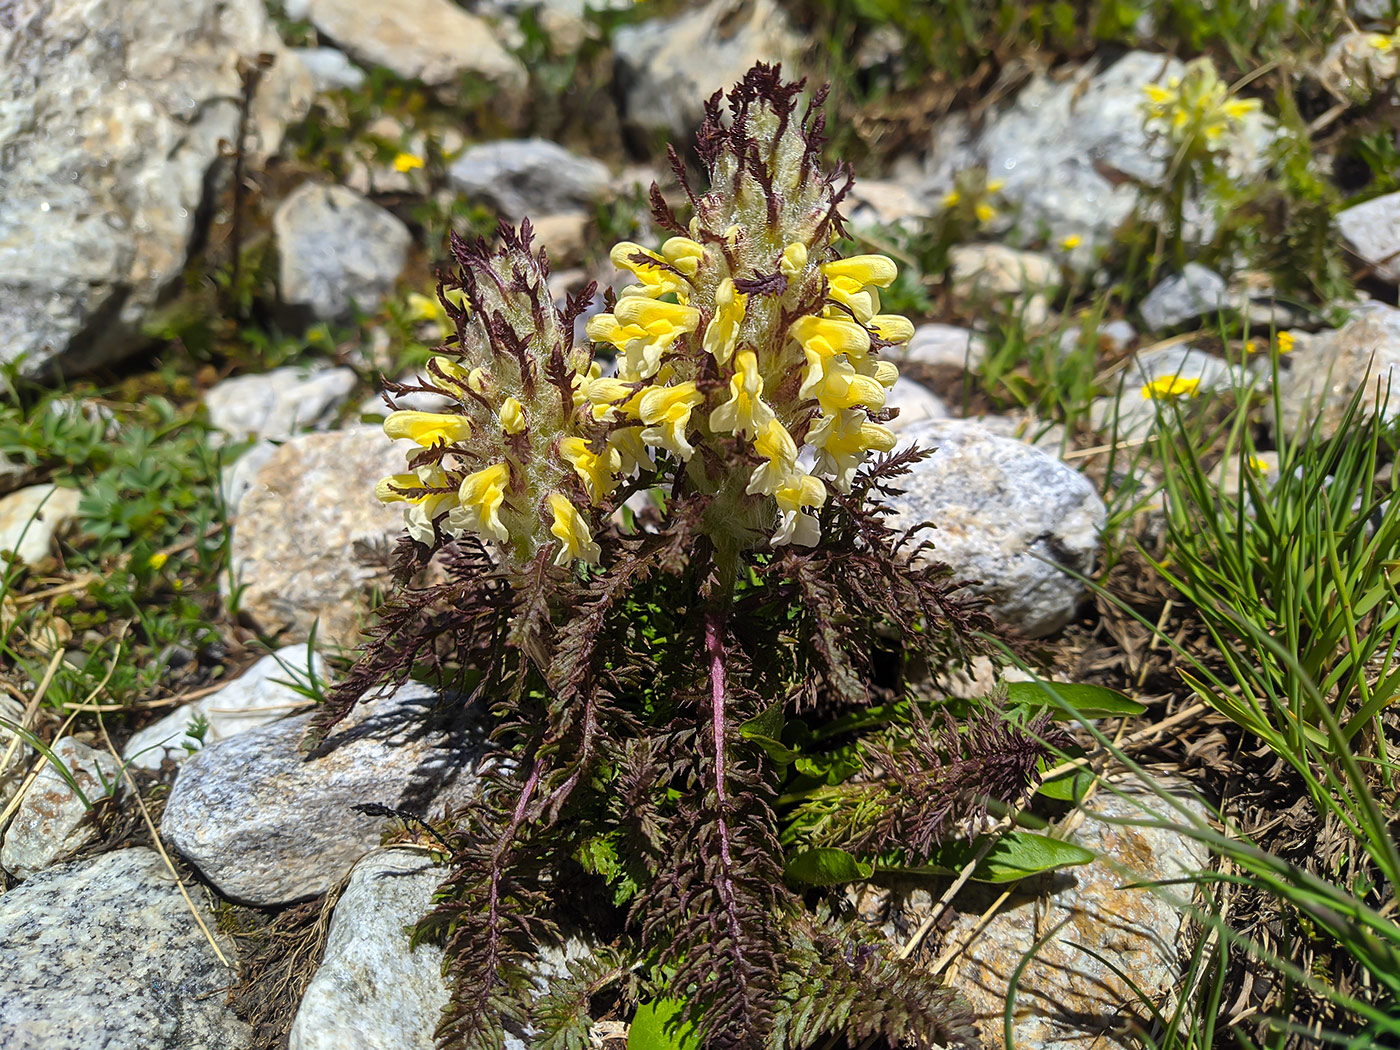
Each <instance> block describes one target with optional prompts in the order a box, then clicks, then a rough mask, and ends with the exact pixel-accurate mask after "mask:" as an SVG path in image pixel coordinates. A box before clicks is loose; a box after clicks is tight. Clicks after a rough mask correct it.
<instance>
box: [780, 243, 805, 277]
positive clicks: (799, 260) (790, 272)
mask: <svg viewBox="0 0 1400 1050" xmlns="http://www.w3.org/2000/svg"><path fill="white" fill-rule="evenodd" d="M806 266H807V246H806V245H805V244H803V243H802V242H801V241H793V242H792V243H791V244H789V245H788V246H787V247H786V248H784V249H783V257H782V258H781V259H779V260H778V272H779V273H780V274H782V275H783V276H784V277H787V278H789V279H791V278H793V277H796V276H797V275H798V274H799V273H801V272H802V271H803V269H805V268H806Z"/></svg>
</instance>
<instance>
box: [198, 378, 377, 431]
mask: <svg viewBox="0 0 1400 1050" xmlns="http://www.w3.org/2000/svg"><path fill="white" fill-rule="evenodd" d="M357 381H358V380H357V378H356V376H355V372H354V370H353V369H349V368H323V369H319V370H316V371H311V372H308V371H307V370H306V369H304V368H296V367H292V366H289V367H286V368H274V369H273V370H272V371H271V372H261V373H258V374H255V375H244V376H234V377H233V378H231V379H225V380H224V381H223V382H221V383H218V384H216V385H215V386H214V387H212V388H210V390H209V392H208V393H206V394H205V395H204V405H205V408H207V409H208V411H209V424H210V426H213V427H217V428H218V429H219V430H222V431H223V432H224V433H225V434H228V435H230V436H232V437H234V438H247V437H252V438H268V439H270V440H273V441H285V440H286V439H287V438H289V437H291V436H292V435H293V434H296V433H299V432H300V431H301V430H304V429H311V428H316V429H324V428H325V427H326V426H329V425H330V423H331V422H332V420H334V418H335V414H336V412H337V411H338V410H339V409H340V406H341V405H343V404H344V403H345V401H346V399H347V398H349V396H350V391H352V390H354V389H355V383H356V382H357Z"/></svg>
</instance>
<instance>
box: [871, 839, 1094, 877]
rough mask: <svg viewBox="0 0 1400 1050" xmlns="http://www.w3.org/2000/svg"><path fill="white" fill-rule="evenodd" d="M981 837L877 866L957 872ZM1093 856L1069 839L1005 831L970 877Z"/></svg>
mask: <svg viewBox="0 0 1400 1050" xmlns="http://www.w3.org/2000/svg"><path fill="white" fill-rule="evenodd" d="M985 841H986V838H985V836H978V837H977V838H975V839H973V840H972V841H971V842H950V843H948V844H947V845H945V846H941V847H940V848H939V849H937V850H936V851H935V852H934V854H933V856H931V857H930V858H929V859H928V862H927V863H924V864H918V865H906V864H901V863H898V862H895V863H881V864H880V865H879V869H880V870H881V871H890V872H898V873H900V874H905V875H957V874H960V873H961V872H962V869H963V868H965V867H966V866H967V864H968V862H969V861H970V860H972V858H973V857H974V856H976V855H977V851H978V850H980V849H981V848H982V844H983V843H984V842H985ZM887 859H888V858H887ZM1093 859H1094V855H1093V854H1092V853H1091V852H1089V851H1088V850H1087V849H1085V848H1084V847H1082V846H1076V845H1075V844H1074V843H1072V842H1062V841H1060V840H1059V839H1052V838H1047V837H1046V836H1044V835H1037V834H1035V833H1034V832H1030V831H1008V832H1007V833H1006V834H1004V835H1002V836H1001V838H999V839H998V840H997V842H996V844H995V845H994V846H992V848H991V849H990V850H989V851H988V853H987V855H986V856H985V857H983V858H982V861H981V863H979V864H978V865H977V867H976V868H975V869H974V870H973V872H972V878H973V880H974V881H976V882H1015V881H1016V880H1018V879H1024V878H1028V877H1030V876H1031V875H1039V874H1040V873H1041V872H1045V871H1054V870H1055V869H1056V868H1068V867H1073V866H1074V865H1076V864H1088V863H1089V862H1090V861H1091V860H1093Z"/></svg>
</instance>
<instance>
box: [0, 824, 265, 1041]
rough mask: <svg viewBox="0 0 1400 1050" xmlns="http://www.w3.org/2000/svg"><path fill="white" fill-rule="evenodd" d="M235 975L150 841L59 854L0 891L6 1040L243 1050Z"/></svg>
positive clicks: (0, 1028)
mask: <svg viewBox="0 0 1400 1050" xmlns="http://www.w3.org/2000/svg"><path fill="white" fill-rule="evenodd" d="M193 893H194V897H195V901H196V904H197V906H198V907H200V909H201V911H203V912H204V920H205V924H206V925H207V926H208V927H209V928H210V929H211V930H213V929H215V928H216V924H215V922H214V917H213V915H212V914H210V913H209V912H208V911H207V909H206V908H205V907H204V905H203V904H202V903H201V902H200V892H199V889H198V887H194V888H193ZM220 940H221V949H222V951H223V952H224V955H225V957H226V958H230V959H231V958H233V950H232V946H231V945H230V943H229V942H228V941H227V940H225V939H222V938H221V939H220ZM237 977H238V975H237V972H236V971H235V969H234V967H233V966H230V965H225V964H224V963H222V962H220V961H219V958H218V956H217V955H216V954H215V953H214V950H213V949H212V948H211V947H210V945H209V942H208V941H207V940H206V939H205V936H204V934H203V933H202V932H201V931H200V928H199V926H198V925H197V924H196V922H195V920H194V917H193V916H192V915H191V914H190V910H189V906H188V905H187V904H186V903H185V900H184V898H183V897H182V896H181V895H180V891H179V889H178V888H177V887H176V884H175V880H174V878H173V877H172V876H171V874H170V872H169V870H168V869H167V868H166V866H165V863H164V862H163V861H162V860H161V859H160V856H159V855H158V854H157V853H156V852H155V851H154V850H149V849H126V850H119V851H118V852H116V853H107V854H104V855H103V856H101V857H98V858H96V859H94V860H79V861H73V862H71V863H68V864H61V865H58V866H56V867H52V868H49V869H47V870H46V871H43V872H40V873H39V874H38V875H35V876H34V877H33V878H32V879H30V880H29V881H28V882H26V883H24V884H23V885H21V886H17V887H16V888H14V889H12V890H10V891H9V892H8V893H6V894H4V895H3V896H0V1046H3V1047H5V1050H102V1048H118V1047H120V1048H127V1047H130V1048H132V1050H135V1048H138V1047H139V1048H140V1050H243V1048H245V1047H247V1046H248V1045H249V1044H250V1042H251V1038H252V1034H251V1032H250V1031H249V1029H248V1026H247V1025H246V1024H245V1023H244V1022H242V1021H240V1020H239V1019H238V1018H237V1017H235V1016H234V1014H233V1011H232V1010H230V1009H229V1007H228V1006H227V1005H226V1004H225V998H226V996H227V992H228V990H229V988H230V987H231V986H232V985H233V983H234V982H235V981H236V980H237Z"/></svg>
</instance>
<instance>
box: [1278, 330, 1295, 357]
mask: <svg viewBox="0 0 1400 1050" xmlns="http://www.w3.org/2000/svg"><path fill="white" fill-rule="evenodd" d="M1277 340H1278V352H1279V353H1281V354H1286V353H1289V352H1290V351H1292V349H1293V347H1294V346H1295V345H1297V342H1298V340H1297V337H1296V336H1294V334H1293V333H1292V332H1290V331H1288V330H1287V329H1284V330H1283V331H1282V332H1279V333H1278V336H1277Z"/></svg>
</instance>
